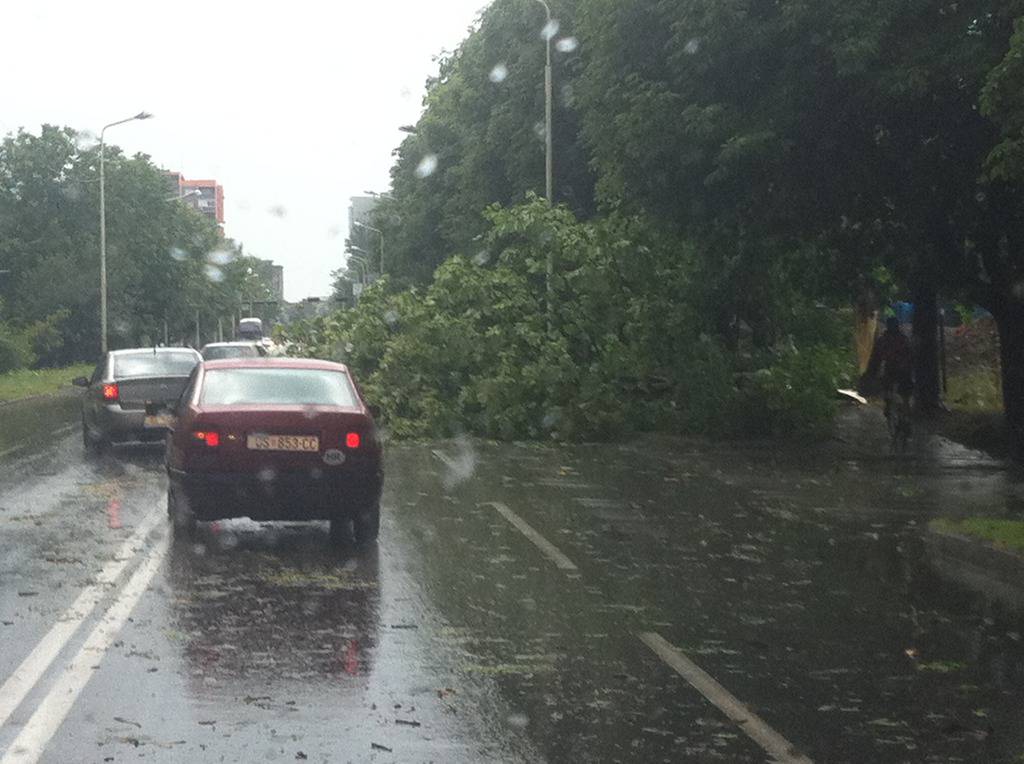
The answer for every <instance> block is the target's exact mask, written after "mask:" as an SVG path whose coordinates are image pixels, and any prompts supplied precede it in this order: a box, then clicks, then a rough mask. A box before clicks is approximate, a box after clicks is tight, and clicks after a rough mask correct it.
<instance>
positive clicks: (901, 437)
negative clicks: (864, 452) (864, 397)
mask: <svg viewBox="0 0 1024 764" xmlns="http://www.w3.org/2000/svg"><path fill="white" fill-rule="evenodd" d="M897 386H898V385H897V383H896V381H895V380H889V381H886V383H885V391H884V396H883V399H884V401H885V422H886V427H887V428H888V430H889V450H890V451H891V452H892V453H894V454H899V453H903V452H905V451H906V450H907V441H908V440H910V430H911V425H910V396H908V395H899V394H898V393H897V390H896V388H897Z"/></svg>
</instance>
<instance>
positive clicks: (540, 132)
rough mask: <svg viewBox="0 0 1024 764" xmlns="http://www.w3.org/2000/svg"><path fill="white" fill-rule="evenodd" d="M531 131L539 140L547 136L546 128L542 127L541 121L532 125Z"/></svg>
mask: <svg viewBox="0 0 1024 764" xmlns="http://www.w3.org/2000/svg"><path fill="white" fill-rule="evenodd" d="M533 132H534V135H536V136H537V137H538V138H539V139H540V140H544V139H545V138H546V137H547V129H546V128H545V127H544V123H543V122H538V123H537V124H535V125H534V126H533Z"/></svg>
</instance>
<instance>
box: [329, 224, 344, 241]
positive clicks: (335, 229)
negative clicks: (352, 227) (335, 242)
mask: <svg viewBox="0 0 1024 764" xmlns="http://www.w3.org/2000/svg"><path fill="white" fill-rule="evenodd" d="M340 235H341V226H340V225H332V226H331V227H330V228H328V229H327V238H328V239H337V238H338V237H339V236H340Z"/></svg>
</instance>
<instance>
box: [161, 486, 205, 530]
mask: <svg viewBox="0 0 1024 764" xmlns="http://www.w3.org/2000/svg"><path fill="white" fill-rule="evenodd" d="M167 514H168V516H169V517H170V518H171V525H172V527H173V528H174V535H175V537H176V538H178V537H180V538H189V539H190V538H193V537H194V536H195V535H196V528H197V526H198V523H197V522H196V516H195V515H194V514H192V511H191V510H190V509H189V508H188V506H186V504H185V502H183V501H181V500H180V499H178V496H177V494H176V493H175V491H174V490H173V489H171V488H168V489H167Z"/></svg>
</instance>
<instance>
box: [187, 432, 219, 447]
mask: <svg viewBox="0 0 1024 764" xmlns="http://www.w3.org/2000/svg"><path fill="white" fill-rule="evenodd" d="M192 437H193V438H195V439H196V440H199V441H202V442H203V443H205V444H206V445H207V446H209V447H210V448H216V447H217V446H219V445H220V433H219V432H211V431H209V430H197V431H196V432H194V433H192Z"/></svg>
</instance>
